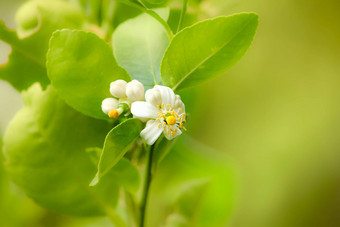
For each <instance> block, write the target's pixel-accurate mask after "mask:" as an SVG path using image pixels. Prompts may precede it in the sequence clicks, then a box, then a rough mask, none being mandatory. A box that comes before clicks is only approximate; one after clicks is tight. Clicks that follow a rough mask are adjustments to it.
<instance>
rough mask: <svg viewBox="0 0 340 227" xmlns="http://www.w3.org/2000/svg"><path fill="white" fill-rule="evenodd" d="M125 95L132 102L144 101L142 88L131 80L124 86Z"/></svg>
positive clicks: (141, 85)
mask: <svg viewBox="0 0 340 227" xmlns="http://www.w3.org/2000/svg"><path fill="white" fill-rule="evenodd" d="M126 95H127V97H128V98H129V99H131V100H132V101H143V100H144V86H143V84H141V83H140V82H139V81H138V80H133V81H131V82H129V83H128V84H127V85H126Z"/></svg>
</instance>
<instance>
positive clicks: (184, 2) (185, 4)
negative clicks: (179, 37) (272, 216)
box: [176, 0, 188, 33]
mask: <svg viewBox="0 0 340 227" xmlns="http://www.w3.org/2000/svg"><path fill="white" fill-rule="evenodd" d="M187 5H188V0H183V7H182V11H181V16H180V18H179V22H178V27H177V31H176V33H177V32H179V31H180V30H181V28H182V26H183V21H184V16H185V13H186V12H187Z"/></svg>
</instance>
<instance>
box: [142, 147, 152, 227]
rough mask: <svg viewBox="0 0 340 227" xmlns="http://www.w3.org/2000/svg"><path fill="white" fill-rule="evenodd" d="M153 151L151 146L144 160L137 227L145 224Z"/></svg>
mask: <svg viewBox="0 0 340 227" xmlns="http://www.w3.org/2000/svg"><path fill="white" fill-rule="evenodd" d="M154 149H155V145H152V146H151V149H150V150H149V151H148V156H147V160H146V167H145V170H146V171H145V180H144V189H143V194H142V201H141V206H140V222H139V227H144V224H145V213H146V212H145V211H146V206H147V201H148V195H149V190H150V184H151V180H152V172H151V170H152V158H153V151H154Z"/></svg>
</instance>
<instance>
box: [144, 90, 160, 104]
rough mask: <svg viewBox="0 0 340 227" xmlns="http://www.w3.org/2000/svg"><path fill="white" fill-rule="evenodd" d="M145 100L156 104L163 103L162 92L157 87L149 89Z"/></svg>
mask: <svg viewBox="0 0 340 227" xmlns="http://www.w3.org/2000/svg"><path fill="white" fill-rule="evenodd" d="M145 100H146V101H147V102H149V103H151V104H153V105H155V106H158V105H161V104H162V97H161V93H160V92H159V90H158V89H157V88H152V89H149V90H147V91H146V92H145Z"/></svg>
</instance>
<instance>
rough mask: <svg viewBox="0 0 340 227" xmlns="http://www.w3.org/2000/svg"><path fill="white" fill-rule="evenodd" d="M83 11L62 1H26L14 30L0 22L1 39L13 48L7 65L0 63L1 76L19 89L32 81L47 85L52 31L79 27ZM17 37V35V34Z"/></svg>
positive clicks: (0, 77) (24, 87)
mask: <svg viewBox="0 0 340 227" xmlns="http://www.w3.org/2000/svg"><path fill="white" fill-rule="evenodd" d="M83 20H84V16H83V14H82V13H81V12H80V11H79V10H77V9H76V8H73V7H72V6H71V5H70V4H68V3H66V2H62V1H43V0H39V1H29V2H27V3H25V4H24V5H23V6H22V7H21V8H20V9H19V10H18V12H17V16H16V21H17V24H18V28H17V33H16V32H15V31H12V30H10V29H8V28H7V27H6V26H5V24H4V23H3V22H2V21H0V40H3V41H4V42H6V43H8V44H9V45H10V46H11V48H12V53H11V54H10V56H9V61H8V63H7V64H4V65H1V66H0V79H3V80H6V81H8V82H9V83H10V84H12V86H13V87H14V88H15V89H17V90H19V91H21V90H24V89H27V88H28V87H29V86H31V85H32V84H33V83H34V82H40V83H41V84H42V85H43V87H46V85H47V84H49V80H48V78H47V74H46V68H45V59H46V57H45V56H46V52H47V48H48V41H49V39H50V36H51V35H52V33H53V32H54V31H55V30H57V29H61V28H81V27H82V24H83ZM18 36H19V37H18Z"/></svg>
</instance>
